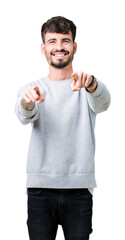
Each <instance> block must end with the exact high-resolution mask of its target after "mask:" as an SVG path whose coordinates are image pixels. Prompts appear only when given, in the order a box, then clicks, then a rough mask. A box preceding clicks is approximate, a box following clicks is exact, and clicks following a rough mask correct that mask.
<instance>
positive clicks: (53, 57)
mask: <svg viewBox="0 0 125 240" xmlns="http://www.w3.org/2000/svg"><path fill="white" fill-rule="evenodd" d="M76 49H77V44H76V43H75V42H74V43H73V40H72V33H71V32H69V33H68V34H62V33H49V32H47V33H46V34H45V43H42V44H41V50H42V53H43V54H44V55H45V56H46V59H47V61H48V63H49V64H50V65H51V66H53V67H55V68H60V69H61V68H64V67H66V66H67V65H69V64H70V63H71V62H72V60H73V57H74V54H75V53H76Z"/></svg>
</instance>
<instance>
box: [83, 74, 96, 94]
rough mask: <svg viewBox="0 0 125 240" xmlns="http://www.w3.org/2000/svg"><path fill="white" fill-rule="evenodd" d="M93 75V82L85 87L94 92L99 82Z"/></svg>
mask: <svg viewBox="0 0 125 240" xmlns="http://www.w3.org/2000/svg"><path fill="white" fill-rule="evenodd" d="M91 76H92V82H91V83H90V84H89V85H88V87H85V89H86V91H87V92H90V93H93V92H94V91H95V90H96V88H97V86H98V82H97V80H96V78H95V77H94V76H93V75H91Z"/></svg>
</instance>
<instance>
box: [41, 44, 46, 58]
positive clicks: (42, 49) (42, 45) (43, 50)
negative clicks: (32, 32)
mask: <svg viewBox="0 0 125 240" xmlns="http://www.w3.org/2000/svg"><path fill="white" fill-rule="evenodd" d="M41 52H42V54H43V55H45V44H44V43H41Z"/></svg>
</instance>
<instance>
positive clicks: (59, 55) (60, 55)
mask: <svg viewBox="0 0 125 240" xmlns="http://www.w3.org/2000/svg"><path fill="white" fill-rule="evenodd" d="M55 56H58V57H62V56H65V54H55Z"/></svg>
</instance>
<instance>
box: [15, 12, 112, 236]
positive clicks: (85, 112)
mask: <svg viewBox="0 0 125 240" xmlns="http://www.w3.org/2000/svg"><path fill="white" fill-rule="evenodd" d="M41 35H42V40H43V43H42V44H41V51H42V53H43V54H44V55H45V56H46V59H47V62H48V64H49V74H48V76H47V77H44V78H40V79H39V80H38V81H36V82H32V83H29V84H27V85H26V86H24V87H23V88H22V89H20V90H19V92H18V101H17V103H16V114H17V116H18V118H19V119H20V121H21V122H22V123H23V124H28V123H31V124H32V135H31V140H30V145H29V152H28V161H27V192H28V220H27V225H28V231H29V236H30V239H31V240H43V239H45V240H50V239H52V240H54V239H55V238H56V233H57V228H58V224H60V225H61V226H62V228H63V232H64V237H65V239H66V240H88V239H89V235H90V234H91V233H92V231H93V229H92V206H93V195H92V190H93V188H95V187H96V180H95V174H94V172H95V164H94V153H95V136H94V127H95V119H96V114H97V113H100V112H102V111H105V110H107V108H108V107H109V104H110V94H109V91H108V90H107V88H106V86H105V85H104V84H103V83H102V82H101V81H99V80H97V79H96V78H95V77H94V76H92V75H90V74H86V73H84V72H73V67H72V61H73V58H74V54H75V53H76V51H77V44H76V42H75V35H76V26H75V24H74V23H73V22H72V21H70V20H68V19H66V18H64V17H60V16H59V17H53V18H51V19H49V20H48V21H47V22H46V23H44V24H43V25H42V28H41Z"/></svg>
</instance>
